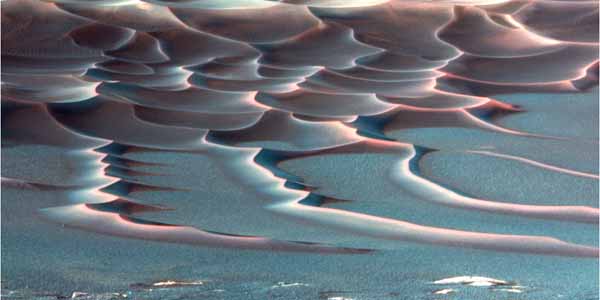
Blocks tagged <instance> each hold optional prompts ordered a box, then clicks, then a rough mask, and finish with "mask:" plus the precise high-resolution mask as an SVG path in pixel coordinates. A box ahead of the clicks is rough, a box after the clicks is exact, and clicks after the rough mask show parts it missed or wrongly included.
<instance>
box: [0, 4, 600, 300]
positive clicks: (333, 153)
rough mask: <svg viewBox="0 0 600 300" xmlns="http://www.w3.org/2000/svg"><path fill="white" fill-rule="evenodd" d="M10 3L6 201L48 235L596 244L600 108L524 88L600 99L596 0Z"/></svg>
mask: <svg viewBox="0 0 600 300" xmlns="http://www.w3.org/2000/svg"><path fill="white" fill-rule="evenodd" d="M1 5H2V118H3V119H2V126H3V131H2V132H3V133H2V147H3V148H2V150H3V158H4V160H3V167H2V186H3V190H4V191H7V190H8V191H9V192H8V194H7V195H6V196H5V197H4V199H3V200H2V203H3V205H4V206H7V207H9V209H10V211H11V212H14V213H16V214H17V215H19V216H27V217H26V218H25V219H34V220H43V221H44V222H49V223H46V224H48V225H46V226H47V227H48V228H49V229H48V230H51V229H52V228H59V227H60V225H62V226H64V227H68V228H76V229H80V230H83V231H84V232H87V233H88V234H90V235H93V234H102V235H108V236H116V237H120V238H126V239H134V240H148V241H155V242H164V243H178V244H189V245H195V246H201V247H218V248H235V249H253V250H269V251H291V252H316V253H337V254H367V253H372V252H374V251H395V250H397V249H406V246H407V245H413V244H415V245H416V244H423V245H429V246H432V247H455V248H468V249H479V250H488V251H493V252H515V253H522V254H530V255H551V256H566V257H580V258H597V257H598V243H597V232H598V218H599V216H600V211H599V209H598V203H597V197H598V178H599V177H598V168H597V166H598V140H597V137H596V136H597V128H593V127H594V126H596V125H597V124H596V125H594V121H596V122H597V114H596V115H595V116H594V114H592V119H589V118H588V119H585V117H581V118H579V117H578V114H579V112H577V108H576V107H578V106H580V107H583V105H584V104H579V103H578V102H571V103H569V104H565V105H564V106H561V105H560V104H556V103H558V102H556V101H554V102H552V104H548V105H546V106H545V107H546V109H551V108H552V107H557V108H561V109H563V108H564V111H563V112H558V113H556V114H555V115H556V116H560V117H557V118H555V119H553V120H549V121H548V120H546V121H544V120H545V119H543V118H542V117H536V115H535V114H536V110H535V109H531V110H530V109H529V107H530V105H533V104H530V103H529V102H527V103H525V104H521V102H522V101H521V102H520V101H519V100H515V99H530V98H534V99H537V100H536V101H538V103H543V102H544V101H545V98H550V97H559V99H570V98H569V97H577V95H586V94H587V95H590V94H594V95H597V88H596V86H597V84H598V65H599V63H598V60H599V56H598V2H597V1H554V0H526V1H517V0H515V1H495V0H493V1H486V0H484V1H466V0H465V1H427V2H423V1H395V0H394V1H382V0H379V1H335V0H323V1H316V0H315V1H279V2H277V1H262V0H251V1H218V0H185V1H174V0H173V1H168V0H160V1H159V0H93V1H75V0H48V1H34V0H6V1H2V4H1ZM561 95H562V96H561ZM519 97H520V98H519ZM560 97H563V98H560ZM596 97H597V96H596ZM548 101H550V100H548ZM565 101H567V100H565ZM540 106H544V104H541V105H540ZM532 107H535V105H534V106H532ZM569 107H571V108H572V109H573V111H574V112H573V113H571V112H570V111H569ZM563 118H564V120H563ZM578 118H579V119H580V120H584V119H585V120H587V121H588V123H586V124H588V125H587V126H584V127H582V128H584V129H582V130H579V131H577V130H575V131H574V130H569V129H568V125H570V124H574V125H573V126H576V125H577V124H578V123H577V122H578V121H577V119H578ZM569 120H573V121H569ZM544 122H546V123H544ZM561 122H564V123H561ZM577 126H578V125H577ZM596 127H597V126H596ZM553 128H554V129H553ZM478 166H479V167H478ZM460 170H464V172H461V171H460ZM488 177H489V180H488V179H487V178H488ZM42 192H43V193H44V196H43V197H38V195H39V194H40V193H42ZM13 193H15V194H22V195H25V196H23V197H24V198H25V199H27V202H26V203H25V204H22V205H19V206H18V207H13V204H7V203H10V202H11V201H14V200H13V199H10V195H13ZM21 200H23V199H21ZM6 222H8V224H9V225H7V226H19V224H20V222H23V219H22V218H15V219H14V220H13V221H11V220H9V221H5V224H6ZM11 222H14V223H11ZM36 222H37V221H36ZM515 224H519V226H515ZM11 228H12V227H11ZM572 230H575V232H573V231H572ZM139 243H143V242H139ZM50 250H51V249H50ZM499 255H505V254H499ZM442 291H443V292H444V293H449V292H452V291H453V290H451V289H447V290H442ZM340 299H341V298H340Z"/></svg>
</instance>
